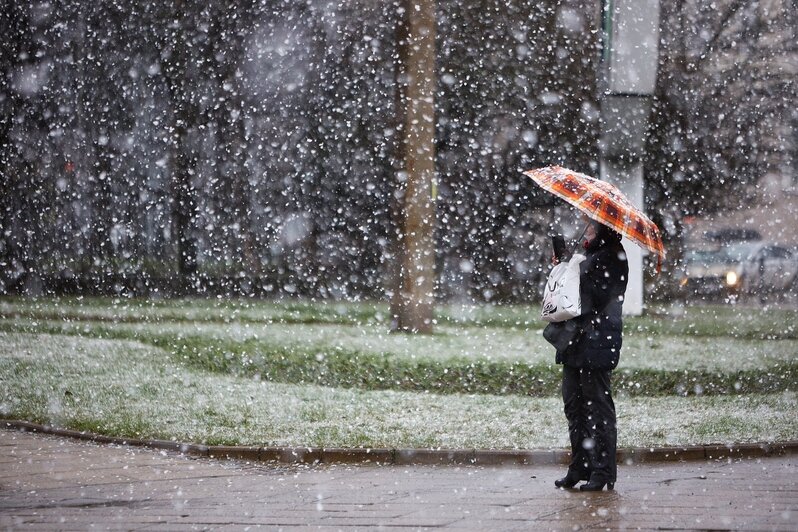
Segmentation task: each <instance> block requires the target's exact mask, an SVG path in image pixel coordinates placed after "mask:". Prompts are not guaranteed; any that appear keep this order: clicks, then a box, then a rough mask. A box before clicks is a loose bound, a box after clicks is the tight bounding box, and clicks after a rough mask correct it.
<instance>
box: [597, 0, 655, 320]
mask: <svg viewBox="0 0 798 532" xmlns="http://www.w3.org/2000/svg"><path fill="white" fill-rule="evenodd" d="M602 6H603V8H602V17H603V18H602V21H603V32H602V37H603V38H602V61H601V73H600V79H599V88H600V90H601V137H600V155H601V160H600V165H599V167H600V169H599V175H600V177H601V178H602V179H603V180H605V181H609V182H611V183H614V184H615V185H617V186H618V187H619V188H620V189H621V190H622V191H623V193H624V194H626V196H627V197H628V198H629V200H631V201H632V203H634V204H635V205H638V206H640V207H643V203H644V197H643V183H644V176H643V154H644V150H645V138H646V131H647V127H648V116H649V112H650V109H651V98H652V95H653V94H654V87H655V83H656V78H657V58H658V45H659V7H660V6H659V0H603V1H602ZM624 248H625V249H626V254H627V259H628V261H629V281H628V287H627V290H626V298H625V300H624V305H623V310H624V313H625V314H630V315H640V314H642V312H643V252H642V250H641V249H640V248H639V247H638V246H636V245H634V244H632V243H631V242H628V241H625V242H624Z"/></svg>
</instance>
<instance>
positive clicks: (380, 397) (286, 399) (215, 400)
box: [0, 332, 798, 449]
mask: <svg viewBox="0 0 798 532" xmlns="http://www.w3.org/2000/svg"><path fill="white" fill-rule="evenodd" d="M616 404H617V408H618V415H619V444H620V445H621V446H649V445H661V444H667V445H687V444H701V443H730V442H744V441H775V440H785V439H796V438H798V418H796V416H795V415H794V413H795V410H796V407H798V399H797V398H796V395H795V393H793V392H782V393H777V394H763V395H744V396H716V397H658V398H644V397H635V398H630V397H619V398H618V399H617V401H616ZM561 408H562V406H561V402H560V400H559V399H558V398H556V397H551V398H532V397H522V396H490V395H463V394H448V395H436V394H433V393H411V392H398V391H362V390H355V389H334V388H326V387H321V386H315V385H293V384H279V383H273V382H267V381H264V380H259V379H255V378H251V377H237V376H233V375H225V374H219V373H212V372H207V371H203V370H198V369H196V368H193V367H189V366H187V365H184V364H181V363H179V362H177V361H175V359H174V358H173V357H172V356H170V354H169V353H168V352H167V351H165V350H162V349H159V348H156V347H153V346H151V345H145V344H142V343H139V342H135V341H129V340H104V339H92V338H81V337H76V336H53V335H47V334H25V333H14V332H4V333H0V415H2V416H6V417H13V418H21V419H29V420H33V421H37V422H45V423H53V424H56V425H59V426H63V427H70V428H75V429H81V430H92V431H96V432H101V433H105V434H111V435H120V436H127V437H148V438H149V437H154V438H164V439H176V440H179V441H192V442H205V443H210V444H216V443H225V444H249V445H292V446H305V445H308V446H327V447H335V446H363V447H444V448H497V449H510V448H563V447H566V446H567V440H566V430H565V419H564V417H563V415H562V413H561Z"/></svg>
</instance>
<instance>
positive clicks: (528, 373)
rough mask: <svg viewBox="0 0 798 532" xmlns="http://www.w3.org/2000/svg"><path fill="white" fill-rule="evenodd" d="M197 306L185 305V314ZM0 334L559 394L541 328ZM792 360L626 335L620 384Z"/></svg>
mask: <svg viewBox="0 0 798 532" xmlns="http://www.w3.org/2000/svg"><path fill="white" fill-rule="evenodd" d="M196 306H197V304H196V303H195V302H194V303H192V304H191V305H189V308H188V309H187V311H186V316H191V315H193V312H194V311H193V310H192V309H193V308H194V307H196ZM339 306H341V305H339ZM202 308H204V309H205V311H208V306H206V307H202ZM172 311H173V312H177V309H176V308H174V309H173V310H172ZM11 315H15V314H11ZM16 315H17V316H19V315H18V314H16ZM341 315H346V312H343V311H342V312H341ZM0 330H7V331H23V332H49V333H56V334H70V335H82V336H89V337H95V338H115V339H121V340H137V341H141V342H144V343H148V344H151V345H153V346H157V347H161V348H164V349H166V350H167V351H168V352H169V353H170V354H171V355H172V356H173V357H174V358H175V359H176V360H179V361H182V362H187V363H190V364H192V365H193V366H194V367H197V368H201V369H211V370H214V371H217V372H222V373H230V374H237V375H243V376H261V377H262V378H264V379H265V380H270V381H276V382H283V383H312V384H322V385H327V386H339V387H348V388H351V387H357V388H363V389H371V390H381V389H395V390H413V391H425V390H426V391H434V392H441V391H447V392H449V393H456V392H464V393H475V392H476V393H486V394H498V395H506V394H520V395H541V396H542V395H553V394H556V393H557V382H556V381H557V375H558V374H559V368H557V367H556V366H555V365H554V363H553V358H554V357H553V351H552V349H551V347H550V346H549V345H548V344H547V343H546V342H545V340H544V339H543V338H542V336H541V329H539V328H534V329H533V328H529V329H521V328H511V327H487V326H479V327H478V326H465V325H459V326H455V325H451V324H449V325H439V326H438V327H437V328H436V331H437V332H436V334H434V335H428V336H424V335H421V336H408V335H402V334H389V333H388V330H387V327H386V326H385V325H384V324H383V323H375V322H369V323H361V324H354V325H353V324H346V323H343V324H330V323H280V322H251V321H235V320H231V321H229V322H223V321H208V320H199V321H189V320H188V319H187V318H185V319H180V320H160V321H157V320H153V319H151V318H148V319H144V320H142V321H133V320H130V321H122V322H113V321H111V320H107V319H101V320H99V321H97V320H90V319H88V318H87V317H86V316H81V317H80V319H77V320H73V319H71V318H70V317H69V316H65V317H64V318H62V319H59V320H53V319H38V318H35V317H9V318H7V319H0ZM796 353H798V340H791V339H784V340H752V339H741V338H734V337H731V336H691V335H685V336H676V335H670V334H654V333H652V332H650V331H648V330H641V329H640V328H639V327H629V330H628V332H627V333H626V335H625V344H624V348H623V350H622V356H621V364H620V366H619V370H618V371H617V372H616V375H617V388H618V391H619V393H621V394H624V393H626V394H630V395H662V394H690V393H697V394H718V393H721V394H729V393H731V394H737V393H751V392H772V391H782V390H794V388H795V386H794V385H795V381H796V375H798V364H797V363H796V356H795V355H796Z"/></svg>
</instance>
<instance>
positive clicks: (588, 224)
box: [571, 220, 593, 256]
mask: <svg viewBox="0 0 798 532" xmlns="http://www.w3.org/2000/svg"><path fill="white" fill-rule="evenodd" d="M592 223H593V220H588V222H587V223H586V224H585V228H584V229H582V234H581V235H579V238H577V239H576V242H574V247H573V248H571V256H573V255H574V253H575V252H576V248H577V247H578V246H579V243H580V242H581V241H582V238H583V237H584V236H585V233H587V228H588V227H589V226H590V224H592Z"/></svg>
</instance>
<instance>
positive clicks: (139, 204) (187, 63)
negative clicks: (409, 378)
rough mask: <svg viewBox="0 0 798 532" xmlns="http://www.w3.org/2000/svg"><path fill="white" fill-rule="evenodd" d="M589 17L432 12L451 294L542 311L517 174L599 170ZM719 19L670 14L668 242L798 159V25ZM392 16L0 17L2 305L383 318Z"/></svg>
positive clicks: (139, 9)
mask: <svg viewBox="0 0 798 532" xmlns="http://www.w3.org/2000/svg"><path fill="white" fill-rule="evenodd" d="M598 4H599V2H594V1H588V0H558V1H554V0H551V1H542V2H535V3H523V2H504V1H498V0H478V1H470V2H458V1H454V0H438V2H437V69H438V79H437V87H438V88H437V96H436V115H437V116H436V118H437V135H436V146H435V149H436V154H437V155H436V157H437V172H438V177H437V190H436V196H437V222H436V228H437V229H436V248H437V259H436V270H437V279H438V284H437V293H438V294H439V295H440V296H441V297H446V298H461V299H470V298H476V299H479V300H488V301H513V300H526V299H534V298H536V297H537V294H538V283H539V282H540V279H541V278H542V276H543V272H545V271H546V270H547V267H548V239H547V233H548V231H549V230H550V227H551V225H552V224H555V225H556V224H558V223H560V220H558V219H557V214H556V213H557V212H558V211H556V210H552V209H551V208H548V207H551V206H552V205H554V204H553V203H551V202H553V201H554V200H553V199H552V198H551V197H550V196H548V195H546V194H545V193H543V192H540V191H538V190H536V189H535V187H534V185H532V184H531V183H529V182H527V180H525V179H524V178H523V177H522V176H521V174H520V171H521V170H523V169H527V168H530V167H534V166H543V165H548V164H564V165H567V166H569V167H572V168H574V169H576V170H581V171H584V172H587V173H592V174H597V173H598V172H597V166H596V165H597V162H596V161H597V159H598V153H597V135H598V127H597V123H598V106H597V103H596V102H597V94H596V90H597V89H596V68H597V64H598V59H599V58H598V46H599V32H598V27H599V21H600V12H599V9H600V6H599V5H598ZM716 4H717V8H715V9H708V8H705V7H703V3H701V2H696V1H688V0H682V1H680V2H675V3H663V17H662V24H663V31H662V39H663V45H662V46H661V50H662V52H661V55H662V59H661V69H660V82H659V87H658V95H657V105H656V109H655V115H654V117H652V123H653V125H652V131H651V132H652V135H651V138H650V142H649V146H650V152H649V158H648V161H647V177H648V185H647V186H648V189H647V197H648V201H649V202H650V207H651V210H652V212H653V213H655V214H656V216H657V217H658V218H659V220H658V221H660V222H661V223H662V224H663V227H664V229H665V231H666V233H667V234H673V235H675V236H674V238H675V241H678V238H677V237H678V233H679V230H678V227H679V224H680V223H681V219H682V217H683V216H685V215H686V214H696V213H699V212H701V210H702V209H706V208H710V209H711V208H712V205H717V204H720V202H717V201H714V198H722V201H723V202H726V201H727V198H728V197H729V192H730V191H732V192H734V193H735V194H736V193H737V192H738V191H739V193H740V194H744V193H745V192H744V190H745V187H737V186H736V185H737V184H740V185H750V186H755V185H756V183H757V182H758V180H759V179H760V178H761V177H762V176H763V175H764V174H767V173H768V172H771V173H772V172H776V171H779V172H791V170H789V169H788V170H784V168H787V167H788V166H789V164H791V163H790V161H791V160H794V158H795V150H796V124H797V123H798V118H796V113H795V109H796V108H798V105H796V104H798V99H797V98H796V90H795V71H794V70H795V67H794V65H795V63H796V57H798V52H796V50H795V46H796V44H795V43H796V42H798V40H796V38H795V37H796V36H795V31H796V30H795V28H796V24H795V12H796V10H795V9H794V7H795V6H794V5H792V4H791V2H790V0H768V1H760V2H753V3H750V2H737V1H734V0H723V1H719V2H716ZM398 7H399V4H398V3H397V4H391V3H387V4H386V3H385V2H377V1H374V0H355V1H352V2H343V3H340V4H339V3H335V2H331V1H327V0H310V1H308V2H301V3H300V2H256V1H254V0H234V1H231V2H226V3H225V4H224V5H220V6H215V5H214V6H209V5H208V4H207V3H200V2H193V1H191V0H172V1H169V2H157V3H152V2H143V1H138V0H134V1H132V2H126V3H124V4H118V3H114V2H110V1H102V0H99V1H97V2H91V3H89V2H78V1H59V2H54V1H52V2H48V1H41V2H31V3H24V4H23V5H19V3H14V2H4V3H3V4H2V12H1V13H0V27H2V28H3V30H4V31H3V34H2V36H0V39H2V47H0V54H1V55H0V191H1V193H0V293H2V292H6V293H20V292H27V293H34V294H35V293H41V292H43V291H56V292H67V293H74V292H86V293H96V292H102V293H122V292H126V293H133V294H139V295H150V296H152V295H156V294H166V295H168V294H181V293H182V294H186V293H189V294H191V293H199V294H202V293H225V294H226V293H230V294H242V295H248V294H253V295H263V296H268V295H278V294H279V295H288V296H292V295H305V296H313V297H325V298H354V297H385V296H386V294H388V293H390V291H391V289H392V288H391V286H390V282H389V277H390V275H389V273H390V268H391V265H392V261H394V260H395V256H394V251H393V250H392V248H391V245H390V244H391V242H392V239H393V238H394V227H393V225H392V219H391V208H392V205H393V201H394V194H395V193H396V191H397V183H396V172H395V156H396V153H395V146H396V135H397V134H398V132H397V124H396V113H397V109H396V97H395V90H396V73H397V57H398V56H397V53H398V50H397V44H396V35H395V30H396V25H397V21H398V17H399V11H398V10H397V8H398ZM791 21H792V22H791ZM696 30H697V31H696ZM791 65H792V66H791ZM791 68H792V70H790V69H791ZM790 157H792V159H790ZM790 168H792V167H790ZM539 207H547V208H545V209H541V208H539Z"/></svg>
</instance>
